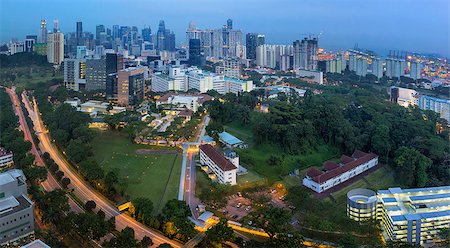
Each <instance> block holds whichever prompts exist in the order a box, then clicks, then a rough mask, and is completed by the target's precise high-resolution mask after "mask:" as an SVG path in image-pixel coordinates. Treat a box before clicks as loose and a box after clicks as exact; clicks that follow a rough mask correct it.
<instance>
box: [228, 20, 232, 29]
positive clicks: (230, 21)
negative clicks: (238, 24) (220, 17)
mask: <svg viewBox="0 0 450 248" xmlns="http://www.w3.org/2000/svg"><path fill="white" fill-rule="evenodd" d="M227 29H233V20H231V19H228V20H227Z"/></svg>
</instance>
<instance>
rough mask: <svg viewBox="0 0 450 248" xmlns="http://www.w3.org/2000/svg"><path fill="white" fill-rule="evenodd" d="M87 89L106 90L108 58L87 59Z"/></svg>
mask: <svg viewBox="0 0 450 248" xmlns="http://www.w3.org/2000/svg"><path fill="white" fill-rule="evenodd" d="M86 90H88V91H91V90H106V59H105V58H99V59H87V60H86Z"/></svg>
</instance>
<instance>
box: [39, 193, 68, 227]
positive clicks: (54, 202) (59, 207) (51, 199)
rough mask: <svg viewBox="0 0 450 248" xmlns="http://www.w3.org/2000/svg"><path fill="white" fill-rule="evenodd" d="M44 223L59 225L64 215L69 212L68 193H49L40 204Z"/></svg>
mask: <svg viewBox="0 0 450 248" xmlns="http://www.w3.org/2000/svg"><path fill="white" fill-rule="evenodd" d="M39 209H40V210H41V212H42V220H43V221H44V223H57V222H59V221H60V220H62V218H63V216H64V214H65V213H66V212H67V211H69V209H70V207H69V204H68V203H67V196H66V193H65V192H64V191H62V190H53V191H50V192H47V193H46V194H45V195H44V196H43V199H42V201H40V202H39Z"/></svg>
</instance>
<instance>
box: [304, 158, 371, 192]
mask: <svg viewBox="0 0 450 248" xmlns="http://www.w3.org/2000/svg"><path fill="white" fill-rule="evenodd" d="M377 164H378V155H376V154H374V153H365V152H362V151H359V150H355V152H353V154H352V156H351V157H349V156H346V155H342V156H341V159H340V162H339V163H335V162H332V161H326V162H325V163H324V165H323V171H322V170H318V169H317V168H311V169H309V170H308V172H307V173H306V176H305V178H303V185H304V186H306V187H308V188H310V189H312V190H314V191H316V192H317V193H321V192H324V191H326V190H328V189H330V188H332V187H334V186H336V185H339V184H341V183H343V182H345V181H347V180H349V179H350V178H352V177H355V176H357V175H359V174H361V173H363V172H364V171H367V170H369V169H370V168H372V167H374V166H376V165H377Z"/></svg>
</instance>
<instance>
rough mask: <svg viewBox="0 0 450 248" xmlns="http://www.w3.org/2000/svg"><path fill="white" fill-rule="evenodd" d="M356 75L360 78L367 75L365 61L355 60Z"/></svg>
mask: <svg viewBox="0 0 450 248" xmlns="http://www.w3.org/2000/svg"><path fill="white" fill-rule="evenodd" d="M356 75H358V76H361V77H365V76H366V75H367V60H366V59H365V58H358V59H357V60H356Z"/></svg>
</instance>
